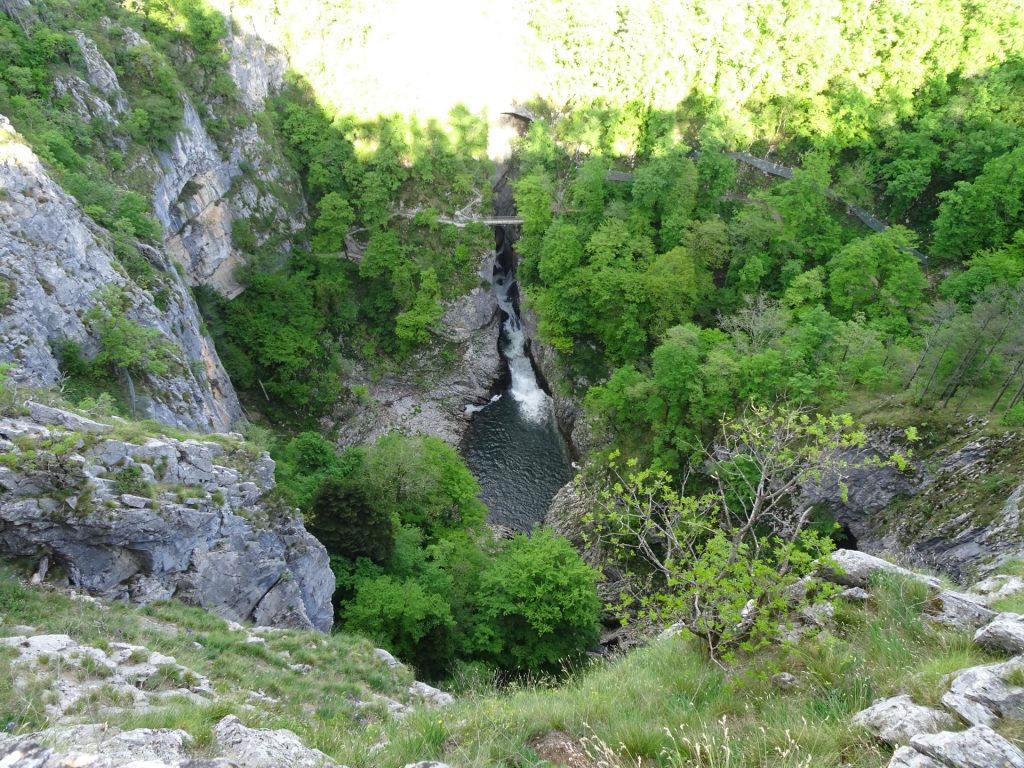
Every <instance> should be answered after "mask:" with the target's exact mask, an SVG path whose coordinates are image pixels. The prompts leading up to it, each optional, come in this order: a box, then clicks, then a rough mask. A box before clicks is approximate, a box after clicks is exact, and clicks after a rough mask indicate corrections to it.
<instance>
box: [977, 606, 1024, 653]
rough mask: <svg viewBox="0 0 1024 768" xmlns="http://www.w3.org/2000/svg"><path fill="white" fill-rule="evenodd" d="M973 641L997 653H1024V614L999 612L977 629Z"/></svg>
mask: <svg viewBox="0 0 1024 768" xmlns="http://www.w3.org/2000/svg"><path fill="white" fill-rule="evenodd" d="M974 642H975V643H977V644H978V645H980V646H981V647H982V648H986V649H988V650H990V651H995V652H997V653H1014V654H1019V653H1024V616H1020V615H1019V614H1016V613H1001V614H1000V615H999V616H997V617H996V618H995V619H994V620H993V621H992V622H991V623H990V624H986V625H985V626H984V627H982V628H981V629H979V630H978V631H977V633H976V634H975V635H974Z"/></svg>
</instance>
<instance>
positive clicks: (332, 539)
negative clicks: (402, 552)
mask: <svg viewBox="0 0 1024 768" xmlns="http://www.w3.org/2000/svg"><path fill="white" fill-rule="evenodd" d="M312 513H313V517H312V520H311V521H310V529H311V530H312V532H313V535H314V536H316V537H317V538H318V539H319V540H320V541H321V542H322V543H323V545H324V546H325V547H327V550H328V551H329V552H332V553H334V554H338V555H344V556H345V557H349V558H352V559H355V558H357V557H366V558H369V559H370V560H372V561H373V562H375V563H385V562H387V561H388V559H389V558H390V557H391V553H392V552H393V551H394V548H395V523H394V520H393V518H392V516H391V512H390V511H388V510H386V509H383V508H381V506H379V505H378V504H377V500H376V499H375V498H373V497H372V496H371V495H370V493H369V492H368V491H367V489H366V488H365V487H364V486H362V485H360V484H358V483H356V482H353V481H351V480H348V479H340V478H337V477H328V478H327V479H325V480H324V481H323V483H322V484H321V486H320V489H319V490H318V491H317V492H316V495H315V496H314V497H313V502H312Z"/></svg>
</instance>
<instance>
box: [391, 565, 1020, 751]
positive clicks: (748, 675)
mask: <svg viewBox="0 0 1024 768" xmlns="http://www.w3.org/2000/svg"><path fill="white" fill-rule="evenodd" d="M926 598H927V594H926V591H925V590H924V589H923V588H922V587H920V586H919V585H916V584H901V583H887V584H880V585H879V586H878V588H877V589H876V590H875V599H874V600H873V602H872V604H870V605H869V606H868V607H866V608H861V607H852V606H847V605H844V604H837V606H836V608H837V610H836V616H837V624H838V628H837V630H836V632H835V633H834V635H826V634H822V635H821V636H819V637H818V638H816V639H809V640H805V641H802V642H801V643H800V644H799V645H798V646H796V647H791V648H776V649H769V650H766V651H762V652H759V653H758V654H756V655H753V656H750V657H747V658H745V659H742V660H741V661H740V662H739V663H738V664H737V665H736V666H734V667H732V668H730V670H729V671H728V672H726V671H723V670H721V669H718V668H717V667H715V666H714V665H713V664H711V663H709V662H708V661H706V659H705V658H704V657H703V656H702V655H701V653H700V651H699V650H698V649H697V648H696V647H694V646H693V645H692V644H691V643H688V642H686V641H685V640H682V639H674V640H669V641H663V642H657V643H654V644H653V645H651V646H648V647H646V648H643V649H640V650H638V651H635V652H633V653H631V654H629V655H627V656H625V657H622V658H620V659H616V660H612V661H610V662H607V663H603V664H600V665H599V666H597V667H596V668H594V669H591V670H587V671H583V672H580V673H577V674H574V675H573V676H572V677H571V678H570V680H569V681H568V682H567V683H565V684H564V685H562V686H561V687H559V688H555V689H549V688H546V687H544V686H541V685H534V686H527V687H524V688H522V689H519V690H515V691H512V692H510V693H508V694H507V695H505V696H500V697H495V696H494V695H493V694H491V693H486V692H485V693H483V694H481V695H478V696H474V695H465V696H463V697H462V698H461V699H460V700H459V701H458V702H457V703H456V705H455V706H454V707H453V708H450V709H448V710H447V711H446V712H445V715H444V718H443V722H438V721H437V719H436V718H434V719H429V718H428V717H427V716H426V715H422V716H419V717H417V718H414V719H412V720H411V721H409V722H408V724H407V726H408V730H406V731H404V732H403V733H400V734H397V735H396V736H395V738H394V740H393V743H392V745H391V747H390V748H389V750H388V753H387V754H388V755H389V756H393V757H394V759H393V760H392V761H391V762H392V763H393V764H395V765H402V763H403V760H405V759H407V758H408V759H412V758H413V757H414V756H415V755H423V754H427V752H426V750H427V749H431V750H432V752H431V754H433V755H434V756H435V757H438V758H443V759H445V760H446V761H447V762H449V763H451V764H452V765H457V766H485V765H496V764H503V765H532V764H536V763H537V762H538V761H540V759H541V757H542V756H545V755H548V754H550V753H549V752H548V750H549V749H550V748H551V747H550V745H551V741H552V739H551V737H550V733H551V732H552V731H559V732H561V733H562V734H564V735H565V736H567V737H568V738H567V739H564V740H563V741H566V742H571V743H577V744H578V743H579V742H580V740H581V739H582V740H584V741H586V742H587V743H588V744H589V748H590V751H591V753H592V755H591V758H590V759H589V760H585V761H581V762H579V763H578V764H579V765H586V764H594V765H598V764H601V763H603V764H605V765H612V766H615V765H634V764H636V761H638V760H642V762H643V763H644V764H648V763H651V762H654V763H656V764H662V765H672V766H708V767H709V768H710V767H711V766H713V767H714V768H737V767H738V766H764V765H770V766H794V767H796V766H814V768H826V767H827V766H840V765H842V766H864V768H867V767H868V766H871V768H877V766H879V765H883V764H885V762H886V761H887V760H888V755H889V754H890V753H891V750H889V749H888V748H886V747H885V746H884V745H882V744H880V743H878V742H876V741H875V740H874V739H872V738H871V737H870V736H868V735H867V734H865V733H863V732H859V731H857V730H856V729H854V728H852V727H851V726H850V725H849V720H850V717H851V716H852V715H853V714H854V713H855V712H857V711H859V710H861V709H863V708H865V707H867V706H869V705H870V704H871V703H872V701H873V700H874V699H876V698H879V697H883V696H890V695H896V694H899V693H909V694H911V695H912V696H913V697H914V699H915V700H916V701H918V702H920V703H923V704H930V705H937V704H938V701H939V698H940V697H941V695H942V693H943V692H944V691H945V690H946V688H945V687H944V685H943V678H944V677H945V675H947V674H948V673H950V672H952V671H955V670H958V669H961V668H963V667H967V666H972V665H975V664H981V663H985V662H987V661H990V660H991V657H989V656H988V655H987V654H985V653H984V652H982V651H981V650H979V649H977V648H975V647H974V646H973V645H972V644H971V641H970V635H969V634H967V633H956V632H950V631H946V630H941V629H937V628H935V627H934V626H933V625H930V624H926V623H925V622H924V621H923V620H922V618H921V610H922V608H923V606H924V603H925V600H926ZM778 672H790V673H792V674H794V675H795V676H796V677H797V679H798V680H799V683H798V685H797V686H796V687H795V688H793V689H791V690H789V691H781V690H779V689H778V688H777V687H776V686H775V685H774V684H773V683H772V681H771V677H772V676H773V675H774V674H776V673H778ZM1008 735H1010V736H1011V737H1012V736H1013V734H1012V733H1011V734H1008ZM726 746H728V749H729V751H728V754H727V753H726V750H725V747H726ZM698 748H702V749H705V750H709V753H707V754H705V755H704V756H703V757H698ZM563 754H564V751H563ZM709 754H710V756H709ZM596 757H599V758H600V760H597V759H594V758H596Z"/></svg>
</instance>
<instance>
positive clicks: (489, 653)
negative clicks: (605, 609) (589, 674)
mask: <svg viewBox="0 0 1024 768" xmlns="http://www.w3.org/2000/svg"><path fill="white" fill-rule="evenodd" d="M597 579H598V573H597V571H595V570H594V569H593V568H590V567H589V566H588V565H586V563H584V562H583V560H582V559H580V556H579V553H577V551H576V550H575V549H574V548H573V546H572V545H571V544H570V543H569V542H568V541H567V540H565V539H562V538H559V537H557V536H555V535H554V534H552V533H551V532H550V531H548V530H547V529H544V528H541V529H538V530H537V531H535V532H534V534H533V535H532V536H530V537H527V536H522V535H520V536H516V537H515V538H514V539H512V541H510V542H509V543H508V544H507V545H506V547H505V549H504V550H503V551H502V552H500V553H499V554H498V556H497V557H496V558H495V560H494V562H493V563H492V564H491V566H490V567H489V568H488V569H487V570H486V571H485V572H484V574H483V576H482V578H481V583H480V594H479V598H478V621H477V624H476V626H475V628H474V630H475V632H474V634H475V637H474V641H475V645H476V651H477V652H478V653H479V654H480V655H481V656H483V657H484V658H487V659H489V660H492V661H495V662H497V663H498V664H500V665H501V666H503V667H506V668H518V669H528V670H533V671H542V670H546V671H554V670H557V669H558V667H559V664H560V663H561V662H562V661H563V660H566V659H570V658H572V657H574V656H578V655H580V654H581V653H583V652H584V651H585V650H587V649H588V648H590V647H592V646H593V645H594V644H596V643H597V641H598V638H599V637H600V630H599V620H600V616H601V603H600V600H599V599H598V596H597V589H596V586H595V585H596V583H597Z"/></svg>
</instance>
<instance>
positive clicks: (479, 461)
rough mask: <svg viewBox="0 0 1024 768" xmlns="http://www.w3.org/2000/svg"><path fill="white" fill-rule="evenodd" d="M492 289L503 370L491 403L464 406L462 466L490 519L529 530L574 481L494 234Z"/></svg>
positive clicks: (510, 258)
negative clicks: (468, 472)
mask: <svg viewBox="0 0 1024 768" xmlns="http://www.w3.org/2000/svg"><path fill="white" fill-rule="evenodd" d="M495 244H496V248H495V253H494V264H493V266H492V271H491V275H492V276H491V285H492V293H493V295H494V298H495V301H496V302H497V304H498V307H499V308H500V309H501V312H502V319H503V323H502V326H501V332H500V336H499V338H498V344H499V345H500V348H501V353H502V357H503V359H504V362H505V364H506V365H507V366H508V368H507V369H506V370H507V371H508V373H507V374H506V375H505V376H503V378H502V381H501V384H502V385H503V388H502V391H501V392H500V393H498V394H495V395H494V396H493V397H492V398H491V401H490V402H489V403H482V404H480V405H475V404H474V405H469V406H467V407H466V413H467V415H469V416H471V418H472V420H471V423H470V427H469V431H468V433H467V435H466V440H465V442H464V444H463V447H462V449H463V455H464V456H465V458H466V464H467V466H469V468H470V470H471V471H472V472H473V474H474V475H475V476H476V478H477V480H479V481H480V488H481V491H480V498H481V499H482V500H483V502H484V504H486V505H487V509H488V512H489V514H488V518H487V519H488V522H491V523H495V524H500V525H503V526H506V527H509V528H513V529H515V530H517V531H529V530H531V529H532V528H533V526H534V525H535V524H536V523H537V522H539V521H540V520H541V519H542V518H543V517H544V514H545V513H546V512H547V510H548V507H549V506H550V505H551V499H552V498H553V497H554V495H555V493H557V491H558V489H559V488H561V487H562V486H564V485H565V484H566V483H567V482H568V481H569V480H571V479H572V468H571V467H570V465H569V462H570V459H569V450H568V446H567V445H566V443H565V440H564V439H563V438H562V434H561V433H560V432H559V430H558V424H557V423H556V421H555V408H554V403H553V402H552V400H551V398H550V397H549V396H548V394H547V393H546V392H545V391H544V390H543V389H542V388H541V386H540V382H538V381H537V376H538V374H537V373H536V372H535V371H534V368H533V360H532V359H531V358H530V340H529V338H528V337H527V335H526V331H525V329H524V328H523V323H522V319H521V318H520V316H519V310H518V298H519V285H518V283H517V282H516V275H515V268H516V260H515V253H514V252H513V250H512V244H511V243H510V242H508V241H507V240H506V239H505V232H504V230H503V229H501V228H498V229H497V230H496V231H495Z"/></svg>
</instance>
